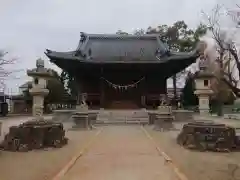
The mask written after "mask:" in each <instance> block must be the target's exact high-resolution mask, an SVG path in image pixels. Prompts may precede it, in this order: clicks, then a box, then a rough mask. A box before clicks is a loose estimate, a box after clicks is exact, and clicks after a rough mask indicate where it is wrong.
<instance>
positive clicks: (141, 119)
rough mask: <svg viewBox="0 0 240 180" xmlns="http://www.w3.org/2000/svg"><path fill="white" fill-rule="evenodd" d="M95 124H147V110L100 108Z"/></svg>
mask: <svg viewBox="0 0 240 180" xmlns="http://www.w3.org/2000/svg"><path fill="white" fill-rule="evenodd" d="M96 123H97V124H103V125H104V124H105V125H111V124H112V125H117V124H119V125H123V124H143V125H144V124H148V123H149V117H148V112H147V111H145V110H100V111H99V114H98V117H97V121H96Z"/></svg>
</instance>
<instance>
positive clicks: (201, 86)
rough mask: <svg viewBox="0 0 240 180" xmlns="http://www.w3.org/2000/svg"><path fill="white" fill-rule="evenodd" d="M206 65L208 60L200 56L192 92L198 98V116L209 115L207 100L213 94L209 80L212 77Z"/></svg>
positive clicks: (202, 55)
mask: <svg viewBox="0 0 240 180" xmlns="http://www.w3.org/2000/svg"><path fill="white" fill-rule="evenodd" d="M208 65H209V62H208V60H207V59H206V58H205V56H204V54H201V56H200V62H199V72H197V73H196V79H195V84H196V90H195V92H194V93H195V94H196V95H197V96H198V103H199V105H198V106H199V112H200V115H209V110H210V108H209V99H210V96H211V95H212V94H213V91H212V90H211V83H210V80H211V79H212V78H213V77H214V75H213V73H212V72H210V71H209V69H208V68H207V67H208Z"/></svg>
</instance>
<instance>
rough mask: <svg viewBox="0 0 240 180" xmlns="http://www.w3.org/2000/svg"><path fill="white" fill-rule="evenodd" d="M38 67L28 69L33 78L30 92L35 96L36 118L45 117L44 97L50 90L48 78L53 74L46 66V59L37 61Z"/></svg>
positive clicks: (34, 112) (34, 108)
mask: <svg viewBox="0 0 240 180" xmlns="http://www.w3.org/2000/svg"><path fill="white" fill-rule="evenodd" d="M36 66H37V68H34V69H32V70H27V74H28V76H30V77H32V78H33V81H32V88H31V89H30V91H29V92H30V94H31V95H32V96H33V109H32V113H33V117H34V118H35V119H36V120H41V119H43V108H44V97H45V96H47V95H48V93H49V90H48V89H47V88H46V85H47V79H48V78H49V77H51V76H52V72H51V71H48V69H46V68H44V61H43V60H41V59H38V60H37V61H36Z"/></svg>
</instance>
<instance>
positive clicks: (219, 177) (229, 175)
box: [0, 117, 240, 180]
mask: <svg viewBox="0 0 240 180" xmlns="http://www.w3.org/2000/svg"><path fill="white" fill-rule="evenodd" d="M26 120H29V118H28V117H19V118H16V117H14V118H10V119H6V120H4V122H3V125H2V135H1V139H2V138H3V135H4V134H6V133H7V132H8V128H9V127H10V126H12V125H16V124H19V123H21V122H24V121H26ZM213 120H214V121H218V122H222V123H227V124H229V125H232V126H235V127H240V122H238V121H236V120H224V119H216V118H215V119H213ZM71 125H72V124H70V123H69V124H64V126H65V129H66V130H68V131H67V132H66V135H67V137H69V139H70V141H69V144H68V145H67V146H65V147H63V148H61V149H48V150H45V151H44V150H38V151H31V152H28V153H16V152H15V153H14V152H4V151H1V152H0V179H1V180H51V179H52V177H53V176H54V175H55V174H57V172H59V170H60V169H62V167H63V166H64V165H65V164H66V163H67V162H68V161H69V160H70V159H71V158H72V157H73V156H74V155H75V154H76V153H77V152H79V151H80V150H81V149H82V148H83V147H85V145H86V144H87V143H88V142H89V141H90V140H91V139H92V138H94V137H95V134H96V133H97V132H98V130H92V131H73V130H70V129H69V128H70V127H71ZM182 125H183V123H175V127H176V128H177V129H179V130H180V129H181V126H182ZM145 129H146V130H147V131H148V133H149V134H150V135H151V136H152V137H153V139H154V141H155V142H156V144H157V145H158V146H159V147H160V148H161V149H162V150H163V151H164V152H165V153H166V154H167V155H169V156H170V157H171V158H172V159H173V162H174V164H176V166H177V167H178V168H179V169H180V170H181V171H182V172H183V173H184V174H185V175H186V176H187V177H188V179H189V180H203V179H204V180H240V168H239V169H238V166H239V167H240V152H231V153H214V152H197V151H191V150H187V149H184V148H182V147H180V146H179V145H178V144H177V143H176V137H177V135H178V133H179V132H180V131H179V130H175V131H168V132H159V131H154V130H153V128H152V127H151V126H145ZM236 167H237V168H236ZM74 179H84V180H95V179H99V180H118V179H119V180H120V179H121V180H122V179H126V180H128V179H129V180H145V179H149V180H151V179H154V180H155V179H164V180H175V179H177V178H176V177H175V174H174V173H173V172H172V169H171V168H170V167H169V166H167V165H166V163H164V160H163V157H161V156H159V154H158V152H157V150H156V148H155V146H154V145H153V143H151V141H150V140H149V139H148V138H147V137H146V135H145V134H144V133H143V131H142V130H141V128H140V126H137V125H136V126H134V125H132V126H131V125H130V126H106V127H103V131H102V133H100V134H99V136H98V137H97V140H96V141H95V142H94V143H93V144H92V146H91V147H90V148H89V150H88V151H87V152H86V154H84V155H83V156H82V157H81V158H80V159H79V160H78V161H77V162H76V164H75V165H74V166H73V167H72V168H71V169H70V171H69V172H68V173H67V174H66V175H65V177H64V178H63V180H74Z"/></svg>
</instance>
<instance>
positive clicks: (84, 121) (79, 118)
mask: <svg viewBox="0 0 240 180" xmlns="http://www.w3.org/2000/svg"><path fill="white" fill-rule="evenodd" d="M72 118H73V121H74V123H75V124H74V126H73V128H78V129H86V130H89V129H92V127H93V125H94V124H95V122H96V119H97V113H96V112H88V111H85V112H76V113H74V115H73V116H72Z"/></svg>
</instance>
